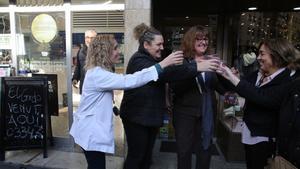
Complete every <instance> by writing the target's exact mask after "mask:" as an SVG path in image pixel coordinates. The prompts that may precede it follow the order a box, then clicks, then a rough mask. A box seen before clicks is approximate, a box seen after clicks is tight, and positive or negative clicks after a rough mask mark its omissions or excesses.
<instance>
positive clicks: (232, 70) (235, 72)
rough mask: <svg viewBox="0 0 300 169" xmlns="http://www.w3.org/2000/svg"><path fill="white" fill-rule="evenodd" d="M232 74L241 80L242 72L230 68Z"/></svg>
mask: <svg viewBox="0 0 300 169" xmlns="http://www.w3.org/2000/svg"><path fill="white" fill-rule="evenodd" d="M230 70H231V72H232V73H233V74H234V75H235V76H236V77H238V78H240V72H239V70H238V69H236V68H235V67H232V68H230Z"/></svg>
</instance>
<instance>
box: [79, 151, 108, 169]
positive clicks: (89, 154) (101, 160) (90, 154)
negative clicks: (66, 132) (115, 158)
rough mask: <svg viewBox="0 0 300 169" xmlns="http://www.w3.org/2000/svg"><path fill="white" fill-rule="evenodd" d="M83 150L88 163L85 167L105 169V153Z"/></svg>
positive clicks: (88, 168)
mask: <svg viewBox="0 0 300 169" xmlns="http://www.w3.org/2000/svg"><path fill="white" fill-rule="evenodd" d="M83 152H84V155H85V158H86V161H87V164H88V167H87V169H105V153H103V152H100V151H85V150H83Z"/></svg>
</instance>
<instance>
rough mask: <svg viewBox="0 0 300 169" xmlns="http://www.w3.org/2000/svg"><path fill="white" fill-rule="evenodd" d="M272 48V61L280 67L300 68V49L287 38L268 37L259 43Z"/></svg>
mask: <svg viewBox="0 0 300 169" xmlns="http://www.w3.org/2000/svg"><path fill="white" fill-rule="evenodd" d="M262 45H264V46H266V47H267V48H268V49H269V50H270V55H271V58H272V62H273V63H274V64H275V66H277V67H279V68H283V67H286V66H287V67H288V68H290V69H294V70H297V69H300V54H299V51H298V50H297V49H296V48H295V47H294V46H293V45H292V44H291V43H290V42H289V41H288V40H286V39H267V40H263V41H262V42H261V43H260V44H259V48H260V47H261V46H262Z"/></svg>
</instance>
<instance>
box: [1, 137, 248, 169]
mask: <svg viewBox="0 0 300 169" xmlns="http://www.w3.org/2000/svg"><path fill="white" fill-rule="evenodd" d="M159 148H160V140H158V141H157V142H156V145H155V149H154V153H153V166H152V167H151V169H176V154H175V153H162V152H159ZM106 161H107V164H106V166H107V169H122V165H123V161H124V158H123V157H117V156H109V155H108V156H107V157H106ZM194 161H195V160H194V159H193V166H195V164H194V163H195V162H194ZM0 168H1V169H42V168H43V169H86V161H85V158H84V155H83V154H82V153H76V152H67V151H58V150H53V149H50V150H49V152H48V158H43V153H42V150H23V151H9V152H7V153H6V161H5V162H0ZM210 168H211V169H246V167H245V164H244V163H228V162H226V161H225V160H224V158H223V157H222V156H213V157H212V160H211V167H210Z"/></svg>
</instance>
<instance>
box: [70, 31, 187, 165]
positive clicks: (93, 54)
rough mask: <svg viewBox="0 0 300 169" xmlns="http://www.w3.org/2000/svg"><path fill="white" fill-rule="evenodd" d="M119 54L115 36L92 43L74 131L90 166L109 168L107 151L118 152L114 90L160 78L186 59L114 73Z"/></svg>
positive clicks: (167, 60)
mask: <svg viewBox="0 0 300 169" xmlns="http://www.w3.org/2000/svg"><path fill="white" fill-rule="evenodd" d="M119 56H120V53H119V48H118V43H117V41H116V40H115V38H114V36H113V35H98V36H97V37H96V38H95V39H94V40H93V41H92V42H91V43H90V46H89V49H88V54H87V60H86V65H85V69H86V70H87V72H86V76H85V81H84V84H83V92H82V96H81V100H80V104H79V107H78V110H77V111H76V112H75V113H74V121H73V124H72V127H71V131H70V134H71V135H72V136H73V137H74V140H75V143H76V144H78V145H79V146H80V147H81V148H82V149H83V151H84V154H85V157H86V160H87V163H88V167H87V168H88V169H105V153H114V134H113V131H114V130H113V123H112V119H113V118H112V117H113V116H112V113H113V110H112V107H113V90H115V89H118V90H120V89H130V88H135V87H139V86H142V85H144V84H146V83H148V82H150V81H157V80H158V79H159V76H160V74H161V73H163V72H164V68H165V67H167V66H169V65H173V64H178V63H180V62H182V59H183V58H182V57H181V56H175V55H172V56H170V57H167V58H165V59H164V60H162V61H161V62H159V63H157V64H155V65H153V66H150V67H149V68H145V69H143V70H141V71H138V72H135V73H133V74H128V75H122V74H116V73H113V72H112V70H113V66H114V64H116V63H118V62H119Z"/></svg>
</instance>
